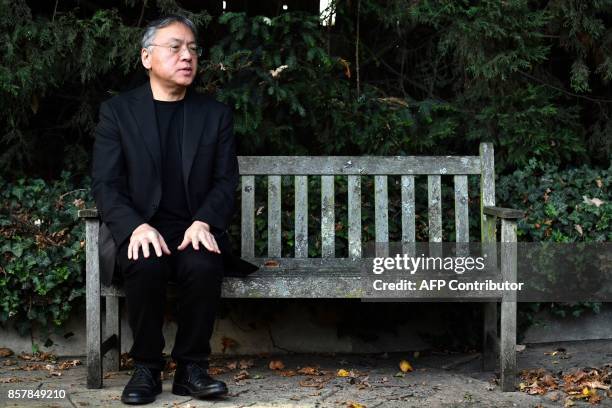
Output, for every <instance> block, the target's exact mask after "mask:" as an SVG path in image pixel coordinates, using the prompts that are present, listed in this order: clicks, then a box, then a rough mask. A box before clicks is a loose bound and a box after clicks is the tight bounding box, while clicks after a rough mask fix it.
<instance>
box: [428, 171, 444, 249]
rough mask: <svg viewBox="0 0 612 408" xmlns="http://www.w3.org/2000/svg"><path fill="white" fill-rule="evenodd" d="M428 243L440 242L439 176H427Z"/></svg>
mask: <svg viewBox="0 0 612 408" xmlns="http://www.w3.org/2000/svg"><path fill="white" fill-rule="evenodd" d="M427 212H428V213H429V217H428V218H429V242H442V184H441V177H440V176H439V175H431V176H427Z"/></svg>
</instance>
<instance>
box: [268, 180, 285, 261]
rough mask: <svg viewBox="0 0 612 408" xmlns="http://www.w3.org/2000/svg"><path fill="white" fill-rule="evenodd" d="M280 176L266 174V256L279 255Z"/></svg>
mask: <svg viewBox="0 0 612 408" xmlns="http://www.w3.org/2000/svg"><path fill="white" fill-rule="evenodd" d="M281 215H282V214H281V176H268V256H269V257H280V256H281Z"/></svg>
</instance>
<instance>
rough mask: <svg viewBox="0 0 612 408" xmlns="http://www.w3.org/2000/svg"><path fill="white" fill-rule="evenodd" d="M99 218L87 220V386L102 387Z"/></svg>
mask: <svg viewBox="0 0 612 408" xmlns="http://www.w3.org/2000/svg"><path fill="white" fill-rule="evenodd" d="M99 228H100V223H99V221H98V220H97V219H94V218H87V219H86V221H85V259H86V261H85V262H86V263H85V291H86V296H85V303H86V305H85V309H86V319H85V320H86V321H85V327H86V332H87V388H102V354H101V353H102V344H101V340H102V339H101V337H102V325H101V322H100V313H101V310H100V262H99V258H98V232H99Z"/></svg>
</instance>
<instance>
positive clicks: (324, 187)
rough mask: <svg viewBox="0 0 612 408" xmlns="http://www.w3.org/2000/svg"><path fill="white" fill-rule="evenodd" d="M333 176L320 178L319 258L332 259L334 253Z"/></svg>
mask: <svg viewBox="0 0 612 408" xmlns="http://www.w3.org/2000/svg"><path fill="white" fill-rule="evenodd" d="M334 205H335V199H334V176H321V256H322V257H323V258H333V257H334V254H335V253H336V251H335V244H334V241H335V237H336V231H335V226H336V222H335V216H334Z"/></svg>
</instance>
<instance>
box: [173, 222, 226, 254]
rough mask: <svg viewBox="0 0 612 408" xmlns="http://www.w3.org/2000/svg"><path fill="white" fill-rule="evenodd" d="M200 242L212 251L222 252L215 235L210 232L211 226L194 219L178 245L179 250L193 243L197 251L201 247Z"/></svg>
mask: <svg viewBox="0 0 612 408" xmlns="http://www.w3.org/2000/svg"><path fill="white" fill-rule="evenodd" d="M200 243H202V244H204V247H206V249H208V250H209V251H211V252H216V253H218V254H220V253H221V251H220V250H219V247H218V246H217V241H216V240H215V237H214V235H213V234H212V233H211V232H210V226H209V225H208V224H207V223H205V222H202V221H194V222H193V224H191V226H190V227H189V228H187V231H185V237H184V238H183V242H181V245H179V246H178V250H179V251H182V250H183V249H185V248H187V246H188V245H189V244H191V246H193V249H195V250H196V251H197V250H199V249H200Z"/></svg>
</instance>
